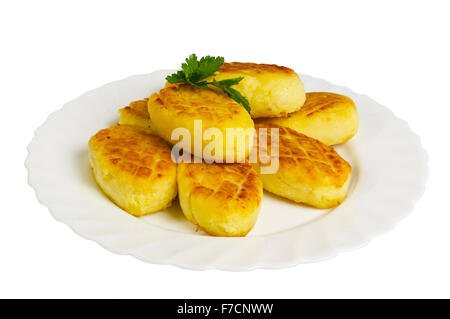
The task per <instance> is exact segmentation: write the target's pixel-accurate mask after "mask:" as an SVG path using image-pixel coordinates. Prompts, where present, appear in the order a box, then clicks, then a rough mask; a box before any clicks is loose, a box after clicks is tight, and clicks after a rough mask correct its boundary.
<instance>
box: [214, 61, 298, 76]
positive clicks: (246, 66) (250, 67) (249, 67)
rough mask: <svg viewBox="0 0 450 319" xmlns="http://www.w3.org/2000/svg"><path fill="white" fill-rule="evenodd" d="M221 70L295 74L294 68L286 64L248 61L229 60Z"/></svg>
mask: <svg viewBox="0 0 450 319" xmlns="http://www.w3.org/2000/svg"><path fill="white" fill-rule="evenodd" d="M219 72H230V73H235V72H247V73H249V74H261V73H267V72H268V73H282V74H286V75H291V74H294V73H295V72H294V70H292V69H290V68H287V67H285V66H279V65H276V64H258V63H247V62H229V63H224V64H223V65H222V67H221V68H220V70H219Z"/></svg>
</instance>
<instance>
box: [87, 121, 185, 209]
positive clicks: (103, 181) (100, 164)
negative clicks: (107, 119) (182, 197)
mask: <svg viewBox="0 0 450 319" xmlns="http://www.w3.org/2000/svg"><path fill="white" fill-rule="evenodd" d="M88 151H89V152H88V153H89V162H90V165H91V167H92V169H93V173H94V177H95V179H96V181H97V183H98V185H99V186H100V187H101V188H102V190H103V191H104V192H105V194H106V195H107V196H108V197H110V198H111V199H112V201H113V202H115V203H116V204H117V205H118V206H119V207H121V208H122V209H124V210H125V211H127V212H128V213H130V214H131V215H134V216H142V215H146V214H151V213H154V212H157V211H159V210H161V209H164V208H166V207H168V206H170V205H171V203H172V200H173V198H174V197H175V196H176V194H177V185H176V170H177V167H176V164H175V163H174V162H173V161H172V160H171V155H170V148H169V146H168V145H167V144H166V142H164V141H163V140H162V139H161V138H159V137H157V136H155V135H152V134H151V133H149V131H148V130H146V129H144V128H140V127H137V126H132V125H121V124H117V125H115V126H111V127H109V128H107V129H103V130H101V131H99V132H98V133H97V134H95V135H94V136H92V137H91V139H90V140H89V148H88Z"/></svg>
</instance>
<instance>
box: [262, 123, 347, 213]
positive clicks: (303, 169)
mask: <svg viewBox="0 0 450 319" xmlns="http://www.w3.org/2000/svg"><path fill="white" fill-rule="evenodd" d="M261 128H265V129H266V134H263V136H265V138H266V140H267V141H268V143H264V144H261V145H260V139H259V138H258V150H259V149H260V148H264V150H265V152H266V154H268V155H269V156H271V155H273V154H272V149H271V142H272V138H273V136H272V131H271V128H278V132H279V140H278V148H279V157H278V158H279V168H278V172H276V173H274V174H260V178H261V180H262V182H263V184H264V189H265V190H267V191H269V192H271V193H274V194H276V195H279V196H281V197H284V198H287V199H290V200H293V201H295V202H299V203H304V204H307V205H311V206H314V207H317V208H329V207H333V206H336V205H338V204H340V203H341V202H342V201H343V200H344V199H345V197H346V195H347V190H348V187H349V184H350V175H351V169H352V168H351V166H350V164H349V163H347V162H346V161H345V160H344V159H343V158H342V157H340V156H339V154H338V153H337V152H336V151H335V150H334V149H332V148H331V147H329V146H327V145H325V144H323V143H321V142H319V141H318V140H315V139H313V138H310V137H308V136H306V135H304V134H301V133H298V132H296V131H294V130H292V129H290V128H287V127H282V126H279V125H276V124H256V129H257V131H259V129H261ZM259 132H260V131H259ZM262 132H263V133H264V131H262ZM260 134H261V133H260ZM258 135H259V134H258ZM261 140H264V139H261ZM274 145H277V144H276V143H275V144H274ZM258 157H259V156H258ZM262 165H270V162H269V163H265V164H262V163H261V161H260V160H258V163H257V164H254V167H255V169H256V170H257V172H260V169H261V167H262Z"/></svg>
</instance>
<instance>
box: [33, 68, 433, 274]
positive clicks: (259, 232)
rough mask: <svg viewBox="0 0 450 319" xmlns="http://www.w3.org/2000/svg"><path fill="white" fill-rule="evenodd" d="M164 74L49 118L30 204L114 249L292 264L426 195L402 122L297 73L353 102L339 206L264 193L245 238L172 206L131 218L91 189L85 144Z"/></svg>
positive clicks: (157, 259) (367, 232) (339, 244)
mask: <svg viewBox="0 0 450 319" xmlns="http://www.w3.org/2000/svg"><path fill="white" fill-rule="evenodd" d="M171 72H173V70H161V71H156V72H153V73H151V74H145V75H137V76H132V77H129V78H127V79H124V80H120V81H117V82H113V83H109V84H107V85H105V86H102V87H100V88H98V89H95V90H92V91H90V92H87V93H85V94H83V95H82V96H80V97H79V98H77V99H75V100H73V101H71V102H69V103H67V104H66V105H65V106H64V107H63V108H62V109H61V110H59V111H57V112H55V113H53V114H52V115H50V116H49V118H48V119H47V121H46V122H45V123H44V124H43V125H42V126H41V127H40V128H39V129H38V130H37V131H36V135H35V137H34V139H33V140H32V141H31V143H30V145H29V146H28V152H29V154H28V157H27V160H26V167H27V168H28V172H29V176H28V179H29V184H30V185H31V186H32V187H33V188H34V190H35V191H36V194H37V198H38V200H39V201H40V202H41V203H42V204H43V205H45V206H47V207H48V208H49V210H50V212H51V214H52V215H53V216H54V217H55V218H56V219H57V220H59V221H62V222H64V223H66V224H67V225H68V226H69V227H70V228H72V229H73V230H74V231H75V232H76V233H77V234H79V235H80V236H82V237H84V238H87V239H91V240H94V241H96V242H97V243H99V244H100V245H101V246H102V247H104V248H106V249H108V250H110V251H112V252H115V253H119V254H128V255H131V256H134V257H136V258H139V259H141V260H144V261H147V262H151V263H157V264H170V265H176V266H179V267H183V268H189V269H209V268H217V269H224V270H249V269H255V268H282V267H290V266H294V265H296V264H299V263H305V262H314V261H319V260H323V259H326V258H330V257H332V256H335V255H336V254H337V253H339V252H341V251H345V250H349V249H354V248H357V247H360V246H362V245H364V244H366V243H367V242H368V241H369V240H370V239H371V238H372V237H374V236H375V235H378V234H381V233H383V232H385V231H387V230H390V229H392V228H393V227H394V225H395V223H396V222H397V221H398V220H399V219H401V218H403V217H404V216H406V215H407V214H408V213H410V212H411V211H412V209H413V205H414V202H415V201H416V200H417V199H418V198H419V197H420V196H421V194H422V193H423V191H424V187H425V182H426V179H427V176H428V168H427V155H426V153H425V151H424V150H423V149H422V147H421V144H420V140H419V138H418V136H417V135H416V134H414V133H413V132H411V130H410V129H409V127H408V125H407V123H406V122H405V121H403V120H401V119H399V118H397V117H395V115H394V114H393V113H392V112H391V111H390V110H388V109H387V108H385V107H383V106H381V105H379V104H378V103H376V102H375V101H373V100H371V99H370V98H368V97H367V96H364V95H360V94H357V93H355V92H353V91H351V90H349V89H347V88H344V87H340V86H336V85H333V84H331V83H329V82H327V81H324V80H321V79H317V78H313V77H311V76H307V75H301V78H302V80H303V81H304V83H305V88H306V90H307V91H328V92H335V93H341V94H344V95H347V96H350V97H351V98H352V99H353V100H354V101H355V103H356V105H357V106H358V111H359V115H360V119H361V120H360V129H359V132H358V134H357V135H356V136H355V137H354V138H353V139H351V140H350V141H349V142H347V143H345V144H344V145H341V146H338V147H336V149H337V151H338V152H339V153H340V154H341V155H342V156H343V157H344V158H345V159H346V160H347V161H349V162H350V163H351V165H352V167H353V173H352V181H351V186H350V191H349V194H348V198H347V199H346V200H345V201H344V202H343V203H342V204H341V205H340V206H338V207H336V208H334V209H328V210H318V209H313V208H308V207H306V206H302V205H297V204H294V203H291V202H288V201H285V200H282V199H280V198H277V197H275V196H273V195H270V194H268V193H265V194H264V195H265V196H264V199H263V202H262V204H261V211H260V215H259V218H258V222H257V223H256V225H255V227H254V229H253V230H252V231H251V232H250V233H249V234H248V235H247V237H244V238H223V237H210V236H207V235H205V234H203V233H201V232H196V231H195V226H194V225H192V224H190V223H189V222H187V220H185V218H184V217H183V214H182V212H181V211H180V208H179V206H178V203H177V201H174V205H173V207H172V208H170V209H167V210H166V211H163V212H159V213H156V214H153V215H150V216H146V217H142V218H135V217H132V216H130V215H128V214H127V213H125V212H124V211H122V210H121V209H120V208H118V207H117V206H115V205H114V204H113V203H112V202H111V201H109V200H108V199H107V198H106V197H105V196H104V195H103V193H102V192H101V190H100V189H99V188H98V187H97V186H96V184H95V182H94V180H93V177H92V175H91V171H90V168H89V163H88V157H87V142H88V140H89V138H90V137H91V135H93V134H95V133H96V132H97V131H98V130H100V129H102V128H105V127H107V126H109V125H112V124H114V123H116V122H117V120H118V112H117V110H118V108H119V107H122V106H124V105H127V104H128V102H130V101H132V100H136V99H141V98H144V97H148V96H149V95H150V94H151V93H152V92H155V91H157V90H159V89H160V88H161V87H163V85H164V82H165V81H164V78H165V76H166V75H167V74H169V73H171Z"/></svg>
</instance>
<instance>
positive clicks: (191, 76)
mask: <svg viewBox="0 0 450 319" xmlns="http://www.w3.org/2000/svg"><path fill="white" fill-rule="evenodd" d="M185 61H186V63H183V64H181V70H180V71H177V72H176V73H173V74H171V75H168V76H167V77H166V80H167V82H169V83H188V84H190V85H193V86H196V87H198V88H200V89H202V90H204V89H206V88H207V87H208V85H212V86H215V87H217V88H219V89H221V90H222V91H223V92H224V93H225V94H226V95H228V96H229V97H230V98H232V99H233V100H235V101H236V102H238V103H240V104H242V105H243V106H244V108H245V109H246V110H247V112H248V113H250V104H249V103H248V100H247V99H246V98H245V96H243V95H242V94H241V93H240V92H239V91H237V90H236V89H233V88H232V86H233V85H236V84H238V83H239V82H241V81H242V79H243V77H238V78H232V79H225V80H220V81H217V80H216V79H213V80H212V81H206V80H205V79H206V78H208V77H210V76H212V75H214V73H215V72H216V71H218V70H219V69H220V67H221V66H222V64H223V63H224V61H225V59H224V58H223V57H221V56H218V57H213V56H209V55H208V56H204V57H202V58H201V59H200V61H199V60H198V59H197V56H196V55H195V54H191V55H190V56H189V57H188V58H187V59H186V60H185Z"/></svg>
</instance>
